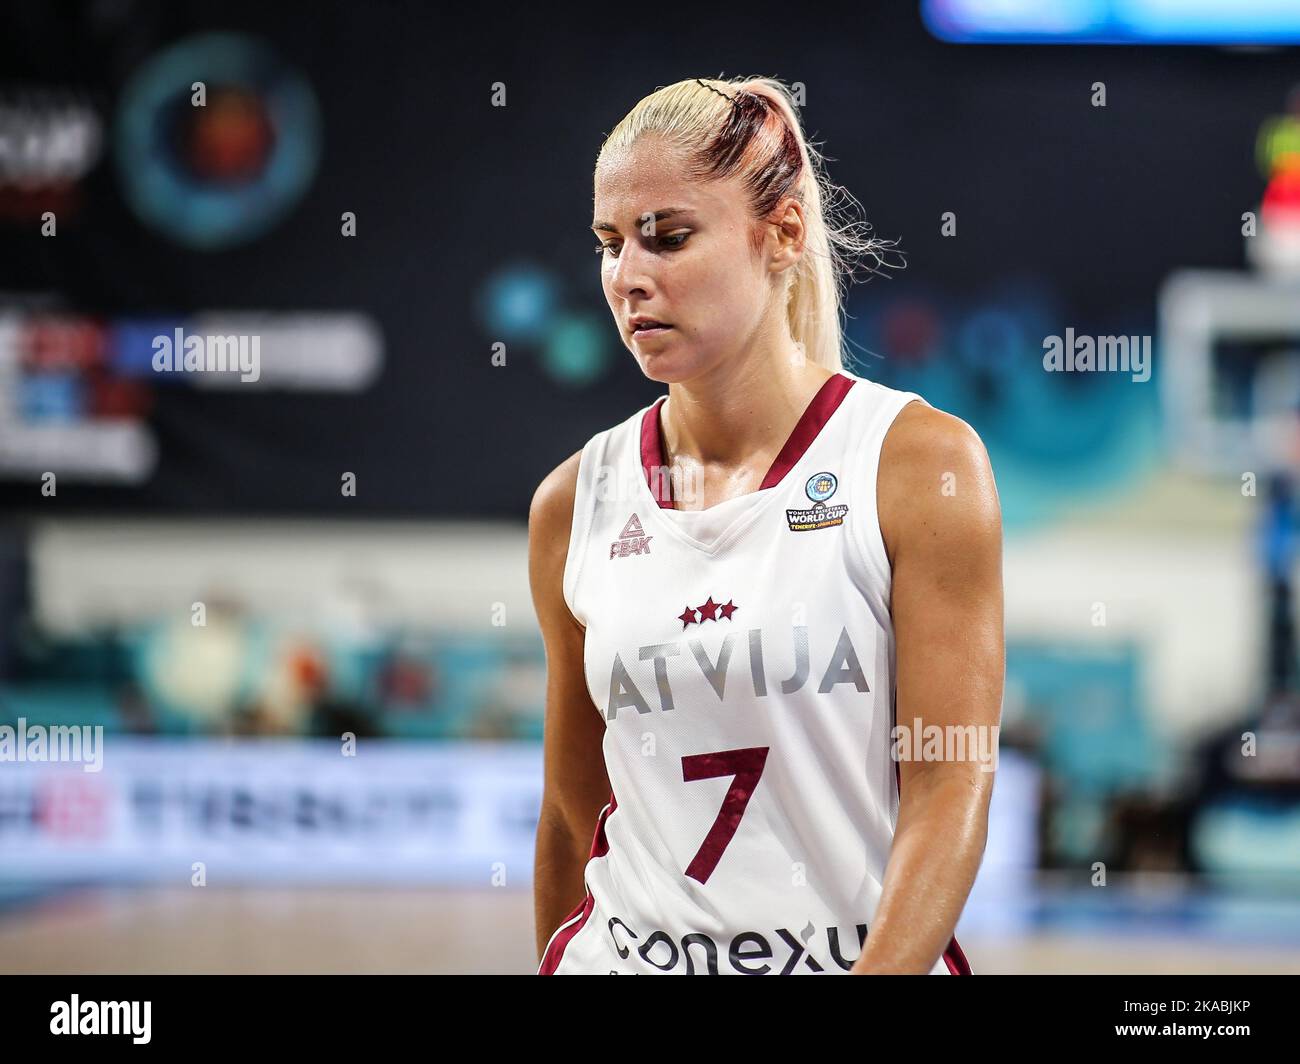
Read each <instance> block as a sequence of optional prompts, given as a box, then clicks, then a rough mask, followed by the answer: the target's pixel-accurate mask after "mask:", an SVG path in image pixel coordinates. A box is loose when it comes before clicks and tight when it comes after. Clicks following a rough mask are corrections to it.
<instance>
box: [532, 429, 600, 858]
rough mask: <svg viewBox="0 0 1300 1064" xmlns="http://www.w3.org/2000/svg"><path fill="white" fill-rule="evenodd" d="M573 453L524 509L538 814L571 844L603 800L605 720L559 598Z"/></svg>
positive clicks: (574, 473) (588, 829) (585, 833)
mask: <svg viewBox="0 0 1300 1064" xmlns="http://www.w3.org/2000/svg"><path fill="white" fill-rule="evenodd" d="M581 456H582V452H581V451H579V452H577V453H576V454H574V455H573V456H572V457H570V458H568V459H566V460H565V461H564V462H563V463H561V464H560V465H559V466H557V467H556V468H555V469H554V470H553V471H552V472H551V473H550V474H548V475H547V477H546V479H544V480H543V481H542V483H541V484H540V485H539V486H538V488H537V491H536V492H535V493H534V495H533V501H532V505H531V506H530V507H529V511H528V578H529V583H530V585H531V587H532V596H533V608H534V609H535V610H536V612H537V620H538V623H539V625H540V626H541V630H542V641H543V643H544V645H545V648H546V722H545V728H544V740H543V747H544V755H543V756H544V764H545V782H544V791H543V796H542V805H543V816H544V817H554V818H558V820H559V822H561V823H563V825H564V826H565V827H566V828H567V829H568V830H569V831H571V832H572V833H573V834H574V836H575V841H578V842H582V841H583V840H585V842H586V843H589V842H590V840H591V833H592V830H593V829H594V826H595V821H596V817H597V816H598V814H599V812H600V809H601V807H602V806H603V805H604V804H605V802H606V801H607V800H608V798H609V792H610V786H609V778H608V776H607V775H606V773H605V763H604V757H603V754H602V751H601V743H602V741H603V739H604V737H605V723H604V721H603V720H601V717H600V713H599V711H598V710H597V708H596V706H595V705H594V704H593V703H592V701H591V696H590V694H589V693H588V691H587V683H586V676H585V673H584V670H583V644H584V642H585V639H586V632H585V630H584V629H583V628H582V626H581V625H580V624H579V623H578V622H577V620H576V619H575V618H574V616H573V614H572V613H571V612H570V610H569V607H568V604H567V603H566V602H565V601H564V589H563V581H564V566H565V561H566V560H567V558H568V552H569V535H570V531H571V529H572V522H573V504H574V498H575V496H576V493H577V482H578V463H579V460H580V459H581Z"/></svg>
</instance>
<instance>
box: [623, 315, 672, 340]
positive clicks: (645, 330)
mask: <svg viewBox="0 0 1300 1064" xmlns="http://www.w3.org/2000/svg"><path fill="white" fill-rule="evenodd" d="M628 325H630V326H631V328H632V335H633V336H639V337H642V338H645V337H649V336H662V335H663V334H664V333H666V332H667V331H668V330H669V329H671V328H672V326H671V325H669V324H668V323H667V322H662V321H659V320H657V319H655V318H648V317H642V316H638V317H635V318H633V319H632V320H631V321H629V322H628Z"/></svg>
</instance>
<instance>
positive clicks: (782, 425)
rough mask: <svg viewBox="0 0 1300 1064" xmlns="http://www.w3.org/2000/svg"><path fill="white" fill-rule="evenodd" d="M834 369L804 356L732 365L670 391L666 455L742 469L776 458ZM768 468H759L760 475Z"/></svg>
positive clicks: (663, 415) (664, 413) (665, 410)
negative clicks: (762, 460)
mask: <svg viewBox="0 0 1300 1064" xmlns="http://www.w3.org/2000/svg"><path fill="white" fill-rule="evenodd" d="M830 376H832V372H831V371H830V370H827V369H824V368H822V367H821V366H817V365H814V364H812V363H809V362H807V361H806V360H804V359H802V358H798V359H792V358H790V357H789V356H788V355H787V356H775V357H769V358H767V359H765V360H762V361H756V362H751V361H749V360H746V361H745V362H743V363H729V364H726V365H724V366H721V367H718V369H717V370H715V371H713V372H712V373H710V374H707V375H704V376H701V377H697V378H694V379H692V380H690V381H686V382H683V383H680V384H672V385H670V386H669V389H668V395H669V398H668V401H667V402H666V403H665V404H664V406H663V407H662V408H661V410H660V424H661V426H662V432H663V442H664V451H665V457H666V458H667V459H668V461H669V464H670V465H677V464H678V462H679V461H681V462H686V463H699V464H701V465H705V466H709V467H713V468H721V469H727V468H736V469H737V470H740V469H742V468H743V467H745V466H747V465H748V464H750V463H751V462H753V461H754V460H755V458H756V456H757V457H758V458H759V459H760V464H761V458H762V455H763V454H764V453H765V452H767V451H771V452H772V453H771V455H770V456H769V458H768V461H770V460H771V458H774V457H775V454H776V452H777V451H778V450H779V449H780V448H781V446H782V444H784V443H785V441H786V439H788V438H789V436H790V433H791V432H793V431H794V427H795V425H796V424H797V423H798V421H799V418H800V417H801V416H802V415H803V412H804V411H805V410H806V409H807V408H808V404H809V403H811V402H812V400H813V397H814V396H815V395H816V394H817V392H818V390H819V389H820V388H821V387H822V385H823V384H825V383H826V380H827V379H828V378H829V377H830ZM765 470H766V465H764V469H763V470H760V471H759V475H760V476H761V475H762V473H763V472H765Z"/></svg>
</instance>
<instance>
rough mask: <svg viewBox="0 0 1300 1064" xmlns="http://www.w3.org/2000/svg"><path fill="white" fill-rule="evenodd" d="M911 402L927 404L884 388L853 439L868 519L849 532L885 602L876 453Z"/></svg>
mask: <svg viewBox="0 0 1300 1064" xmlns="http://www.w3.org/2000/svg"><path fill="white" fill-rule="evenodd" d="M866 383H867V384H868V385H869V386H872V387H874V388H881V387H883V386H881V385H874V386H873V385H871V382H866ZM912 402H920V403H925V405H926V406H929V405H930V404H929V403H926V401H925V399H924V398H922V397H921V396H920V395H918V394H917V393H916V392H900V391H895V390H893V389H885V390H884V392H883V394H881V396H880V397H879V398H878V399H876V401H875V405H874V406H872V407H871V409H870V412H869V413H868V416H867V419H866V424H865V426H864V427H863V429H862V430H861V435H860V436H859V438H858V441H857V448H858V464H857V476H858V485H859V486H860V487H861V488H862V489H863V490H864V491H866V492H868V493H869V494H868V498H869V499H870V500H871V519H870V520H867V521H858V522H855V524H854V529H855V532H856V534H855V535H854V536H853V541H854V543H855V544H856V545H857V549H858V554H859V555H860V557H861V560H862V563H863V564H864V565H865V566H866V571H867V577H868V579H869V581H870V582H871V583H872V584H873V585H874V586H875V587H878V588H880V590H881V593H882V595H883V598H884V604H888V602H889V588H890V584H891V582H892V579H891V578H892V570H891V567H890V564H889V553H888V551H887V550H886V549H885V536H884V533H883V532H882V531H881V527H880V496H879V478H880V455H881V452H882V450H883V449H884V445H885V436H886V435H887V434H888V433H889V429H890V427H891V426H892V425H893V424H894V422H895V421H896V420H897V418H898V415H899V414H901V413H902V412H903V408H904V407H905V406H907V405H908V404H909V403H912Z"/></svg>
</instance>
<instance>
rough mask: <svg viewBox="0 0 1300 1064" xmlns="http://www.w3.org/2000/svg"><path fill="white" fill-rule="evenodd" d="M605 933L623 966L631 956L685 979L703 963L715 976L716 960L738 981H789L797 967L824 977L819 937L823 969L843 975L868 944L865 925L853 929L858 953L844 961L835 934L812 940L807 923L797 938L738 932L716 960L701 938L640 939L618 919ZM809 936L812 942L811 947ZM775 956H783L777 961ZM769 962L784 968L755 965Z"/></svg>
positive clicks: (830, 930) (661, 935) (784, 932)
mask: <svg viewBox="0 0 1300 1064" xmlns="http://www.w3.org/2000/svg"><path fill="white" fill-rule="evenodd" d="M607 927H608V929H609V937H610V938H611V940H613V943H614V950H615V952H616V953H618V955H619V957H620V958H622V959H623V960H627V959H628V957H630V956H631V955H632V954H633V953H634V952H635V953H636V955H637V956H638V957H639V958H640V959H641V960H642V961H643V962H644V963H646V964H648V965H649V966H650V967H652V968H657V969H658V970H659V971H661V972H673V971H683V972H684V973H685V974H686V975H694V974H695V972H696V963H697V961H700V962H702V963H703V970H704V972H706V973H708V974H709V975H717V974H718V963H719V960H722V961H723V962H724V963H726V964H727V966H728V967H729V968H730V970H731V971H732V972H735V973H736V974H739V975H769V974H771V973H773V972H775V973H776V974H777V975H791V974H793V973H794V970H795V969H796V968H798V967H800V966H802V967H804V968H807V969H808V971H810V972H814V973H821V972H825V971H826V965H825V964H823V963H822V962H821V961H820V960H818V958H817V956H816V955H815V953H814V951H813V947H814V946H816V948H817V951H818V952H820V950H821V939H822V936H824V937H825V946H826V949H827V954H829V955H827V954H823V955H822V956H823V958H824V959H825V960H826V961H827V963H832V964H836V965H838V966H839V967H840V968H841V969H843V970H844V971H846V972H847V971H849V970H850V969H851V968H852V967H853V962H854V961H856V960H857V959H858V957H859V955H860V954H861V953H862V948H863V947H864V946H865V945H866V944H867V925H866V924H858V925H857V926H856V928H855V930H856V931H857V933H858V950H857V952H856V953H854V954H853V955H852V956H850V957H845V956H844V951H843V949H841V947H840V929H839V928H838V927H827V928H823V929H822V935H817V928H815V927H814V926H813V925H812V923H811V921H810V922H809V923H808V924H807V925H806V926H805V927H804V928H803V930H801V931H800V932H799V933H798V934H797V935H796V934H795V933H794V932H792V931H791V930H790V929H789V928H786V927H778V928H777V929H776V930H774V931H768V932H767V933H766V934H761V933H760V932H758V931H742V932H740V934H738V935H734V936H733V937H732V939H731V941H730V942H724V945H725V946H726V949H727V952H726V954H725V955H722V956H720V955H719V949H718V943H717V942H715V941H714V940H713V938H712V937H711V936H709V935H706V934H704V933H703V932H699V931H696V932H692V933H690V934H686V935H681V936H680V937H678V938H674V937H673V936H672V935H670V934H669V933H668V932H667V931H655V932H653V933H651V934H649V935H646V936H645V937H644V938H642V937H641V936H640V935H639V934H637V933H636V932H635V931H633V930H632V928H630V927H629V926H628V925H627V924H626V923H625V922H624V921H623V920H620V919H619V918H618V917H617V916H615V917H612V918H611V919H610V921H609V923H608V925H607ZM814 936H817V941H816V942H814V941H813V938H814ZM850 941H851V940H850ZM774 945H775V947H776V948H775V949H774V948H773V947H774ZM783 947H784V948H783ZM787 950H788V952H787ZM778 953H780V954H784V956H779V955H778ZM769 960H776V961H777V962H778V963H780V962H781V961H784V962H785V963H784V965H783V966H782V967H781V968H779V969H778V968H777V967H776V966H775V965H772V964H765V963H755V962H764V961H769ZM611 974H612V973H611Z"/></svg>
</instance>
